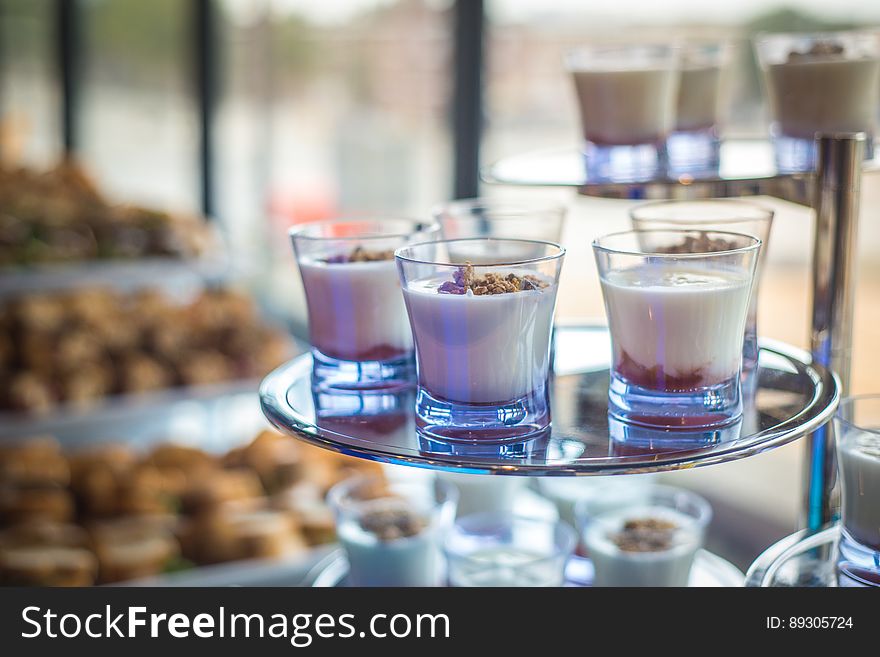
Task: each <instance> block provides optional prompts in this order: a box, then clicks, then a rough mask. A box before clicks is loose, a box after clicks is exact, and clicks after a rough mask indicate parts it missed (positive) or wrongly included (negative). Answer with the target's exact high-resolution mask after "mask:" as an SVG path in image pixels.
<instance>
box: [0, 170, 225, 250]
mask: <svg viewBox="0 0 880 657" xmlns="http://www.w3.org/2000/svg"><path fill="white" fill-rule="evenodd" d="M210 246H211V233H210V231H209V230H208V228H207V226H206V224H205V223H204V222H202V221H200V220H199V219H198V218H196V217H186V216H182V215H172V214H169V213H166V212H161V211H158V210H151V209H147V208H142V207H137V206H133V205H118V204H114V203H111V202H110V201H108V200H107V199H106V198H105V197H104V196H103V195H102V194H101V193H100V192H99V191H98V189H97V188H96V186H95V184H94V183H93V181H92V180H91V179H90V178H89V177H88V176H87V175H86V174H85V173H84V172H83V171H82V169H80V168H79V167H78V166H77V165H76V164H74V163H73V162H70V161H64V162H61V163H60V164H59V165H58V166H56V167H55V168H54V169H51V170H49V171H46V172H41V171H35V170H32V169H26V168H0V267H3V266H15V265H34V264H41V263H59V262H81V261H89V260H108V259H132V258H145V257H170V258H179V259H185V258H194V257H197V256H199V255H201V254H202V253H204V252H205V251H206V250H207V249H208V248H209V247H210Z"/></svg>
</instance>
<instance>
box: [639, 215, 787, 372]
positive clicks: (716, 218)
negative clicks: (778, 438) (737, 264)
mask: <svg viewBox="0 0 880 657" xmlns="http://www.w3.org/2000/svg"><path fill="white" fill-rule="evenodd" d="M630 219H631V220H632V226H633V228H634V229H635V230H665V229H671V230H681V229H685V230H703V231H724V232H734V233H744V234H746V235H751V236H752V237H757V238H758V239H759V240H761V244H762V246H761V250H760V252H759V255H758V263H757V265H756V266H755V282H754V286H753V288H752V296H751V299H750V300H749V314H748V318H747V320H746V330H745V337H744V340H743V382H744V384H746V385H747V386H752V385H754V384H755V383H756V381H755V380H754V379H753V378H752V377H751V375H752V374H753V373H754V371H755V369H756V368H757V366H758V292H759V290H760V285H761V270H762V268H763V263H764V260H765V259H766V257H767V255H766V254H767V243H768V240H769V239H770V229H771V228H772V225H773V210H770V209H769V208H765V207H762V206H760V205H758V204H755V203H751V202H747V201H740V200H738V199H707V200H703V201H656V202H652V203H643V204H640V205H637V206H635V207H634V208H633V209H632V210H630ZM687 240H688V238H687V237H685V238H684V239H683V240H682V242H680V243H679V244H672V245H670V246H668V247H666V248H665V249H664V250H665V251H666V252H668V253H677V252H682V251H683V252H688V251H692V250H693V247H692V246H690V245H689V243H688V241H687ZM705 246H707V247H708V246H714V247H715V248H716V249H725V248H729V247H730V246H732V245H730V244H728V243H727V242H726V241H725V240H724V238H717V239H716V241H715V243H714V244H708V243H707V244H706V245H705Z"/></svg>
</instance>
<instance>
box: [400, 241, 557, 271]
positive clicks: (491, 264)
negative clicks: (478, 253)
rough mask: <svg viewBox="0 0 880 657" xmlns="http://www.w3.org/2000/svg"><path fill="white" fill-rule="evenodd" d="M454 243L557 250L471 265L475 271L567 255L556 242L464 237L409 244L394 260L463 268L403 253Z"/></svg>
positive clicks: (460, 265)
mask: <svg viewBox="0 0 880 657" xmlns="http://www.w3.org/2000/svg"><path fill="white" fill-rule="evenodd" d="M453 242H514V243H517V244H540V245H542V246H549V247H552V248H554V249H556V251H557V252H556V253H552V254H549V255H544V256H541V257H538V258H522V259H519V260H504V259H499V260H498V261H493V262H481V263H470V264H471V266H472V267H473V268H474V269H479V268H484V267H515V266H519V265H532V264H536V263H539V262H550V261H553V260H558V259H560V258H562V257H563V256H564V255H565V247H564V246H562V245H560V244H557V243H556V242H548V241H545V240H525V239H517V238H507V237H462V238H457V239H451V240H429V241H426V242H416V243H415V244H407V245H406V246H401V247H399V248H397V249H396V250H395V251H394V259H395V260H402V261H404V262H411V263H413V264H418V265H435V266H437V267H462V266H464V265H465V264H467V263H464V262H442V261H440V260H425V259H422V258H414V257H410V256H406V255H403V253H402V252H403V251H405V250H407V249H415V248H418V247H422V246H427V245H429V244H452V243H453Z"/></svg>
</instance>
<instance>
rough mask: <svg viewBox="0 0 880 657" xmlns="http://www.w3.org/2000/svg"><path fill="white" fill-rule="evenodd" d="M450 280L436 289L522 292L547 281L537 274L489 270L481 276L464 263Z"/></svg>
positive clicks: (455, 292)
mask: <svg viewBox="0 0 880 657" xmlns="http://www.w3.org/2000/svg"><path fill="white" fill-rule="evenodd" d="M452 279H453V280H451V281H445V282H444V283H443V284H442V285H441V286H440V287H439V288H437V291H438V292H439V293H440V294H467V293H468V292H471V293H472V294H474V295H476V296H484V295H487V294H510V293H512V292H524V291H527V290H540V289H542V288H545V287H547V282H546V281H542V280H541V279H540V278H538V277H537V276H534V275H532V274H526V275H525V276H517V275H516V274H512V273H511V274H507V275H506V276H505V275H502V274H494V273H491V272H489V273H488V274H483V275H482V276H477V275H476V274H475V273H474V266H473V265H472V264H471V263H469V262H468V263H466V264H465V265H464V266H463V267H459V268H458V269H456V270H455V272H454V273H453V275H452Z"/></svg>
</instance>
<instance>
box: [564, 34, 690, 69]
mask: <svg viewBox="0 0 880 657" xmlns="http://www.w3.org/2000/svg"><path fill="white" fill-rule="evenodd" d="M682 52H683V46H682V44H681V43H679V42H668V41H659V40H658V41H646V42H641V41H623V42H613V41H609V42H601V41H596V42H593V43H581V44H579V45H575V46H571V47H569V48H567V49H566V50H565V51H564V52H563V53H562V62H563V64H564V65H565V68H566V70H568V71H569V72H572V73H577V72H578V71H600V72H601V71H606V70H613V71H616V70H618V69H617V68H612V69H609V68H608V67H606V66H602V65H601V58H602V57H604V56H607V55H614V54H623V55H625V56H626V55H627V54H628V53H632V54H635V53H649V54H651V55H652V56H654V57H656V58H657V60H658V61H660V62H661V63H662V64H665V65H664V66H661V67H660V68H661V69H662V70H666V68H667V66H666V65H668V66H669V68H670V70H671V69H672V68H674V67H677V66H678V65H679V64H680V62H681V56H682ZM594 54H595V55H599V60H598V61H594V62H593V65H586V64H587V63H588V60H589V59H590V58H591V55H594ZM667 60H668V61H667ZM597 64H598V65H597ZM643 68H650V67H648V66H636V67H633V69H632V70H641V69H643ZM623 70H628V69H623ZM652 70H653V69H652Z"/></svg>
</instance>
